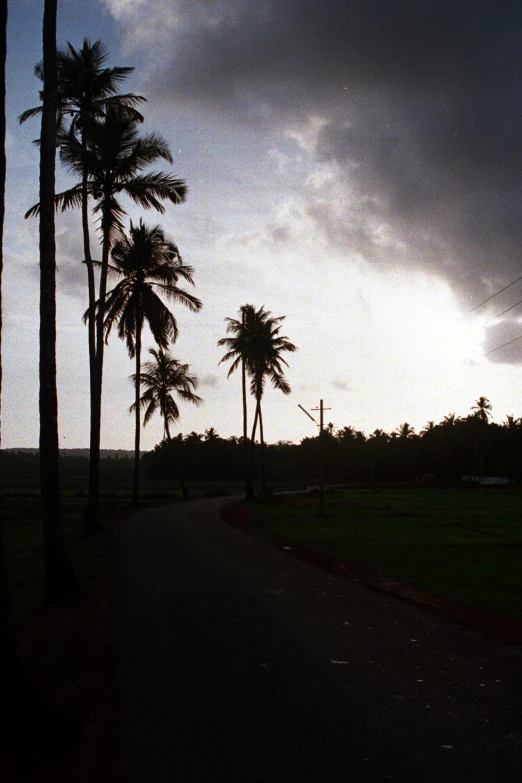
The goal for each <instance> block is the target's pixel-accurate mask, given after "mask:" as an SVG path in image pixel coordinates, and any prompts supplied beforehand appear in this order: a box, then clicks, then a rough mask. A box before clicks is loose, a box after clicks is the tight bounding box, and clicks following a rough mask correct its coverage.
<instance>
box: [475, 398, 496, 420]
mask: <svg viewBox="0 0 522 783" xmlns="http://www.w3.org/2000/svg"><path fill="white" fill-rule="evenodd" d="M471 410H472V411H473V415H474V416H476V417H477V419H481V420H482V421H483V422H486V423H487V422H488V421H489V419H490V417H491V416H492V413H491V410H492V408H491V403H490V401H489V400H488V399H487V397H479V398H478V400H477V401H476V402H475V405H474V406H473V407H472V408H471Z"/></svg>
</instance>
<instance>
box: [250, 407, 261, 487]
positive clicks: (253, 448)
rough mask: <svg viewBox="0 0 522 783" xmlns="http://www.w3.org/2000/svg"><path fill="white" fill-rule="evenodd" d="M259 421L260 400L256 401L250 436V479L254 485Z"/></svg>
mask: <svg viewBox="0 0 522 783" xmlns="http://www.w3.org/2000/svg"><path fill="white" fill-rule="evenodd" d="M258 421H259V401H257V402H256V412H255V415H254V424H253V427H252V436H251V438H250V481H251V482H252V487H253V486H254V464H255V456H256V453H255V452H256V432H257V422H258ZM258 469H259V463H258ZM258 472H259V470H258Z"/></svg>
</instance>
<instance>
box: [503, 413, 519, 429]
mask: <svg viewBox="0 0 522 783" xmlns="http://www.w3.org/2000/svg"><path fill="white" fill-rule="evenodd" d="M520 423H521V420H520V419H516V418H515V417H514V416H506V418H505V420H504V421H503V422H502V426H503V427H505V428H506V429H507V430H518V428H519V427H520Z"/></svg>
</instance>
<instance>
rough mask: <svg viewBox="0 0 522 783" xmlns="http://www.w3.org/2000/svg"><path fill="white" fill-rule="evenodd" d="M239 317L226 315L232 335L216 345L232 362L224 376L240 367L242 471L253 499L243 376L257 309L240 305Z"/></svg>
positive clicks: (248, 496) (247, 494)
mask: <svg viewBox="0 0 522 783" xmlns="http://www.w3.org/2000/svg"><path fill="white" fill-rule="evenodd" d="M239 315H240V318H239V319H236V318H225V322H226V324H227V334H229V335H233V336H232V337H222V338H221V340H218V345H219V346H225V347H226V348H227V349H228V350H227V353H226V354H225V355H224V356H223V358H222V359H221V360H220V362H219V364H222V363H223V362H228V361H232V364H231V365H230V367H229V370H228V374H227V378H230V376H231V375H232V374H233V373H234V372H235V371H236V370H237V368H238V367H241V395H242V403H243V462H244V471H245V498H246V499H247V500H252V499H253V497H254V485H253V481H252V473H251V469H250V459H251V456H250V454H251V452H250V448H249V440H248V411H247V391H246V378H247V372H249V371H250V365H251V363H252V361H253V358H254V356H253V345H254V340H255V330H256V329H257V327H258V319H257V318H256V309H255V307H254V305H250V304H247V305H243V306H242V307H241V308H240V310H239Z"/></svg>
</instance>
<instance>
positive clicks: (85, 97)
mask: <svg viewBox="0 0 522 783" xmlns="http://www.w3.org/2000/svg"><path fill="white" fill-rule="evenodd" d="M106 59H107V50H106V49H105V47H104V46H103V44H102V43H101V42H100V41H95V43H94V44H91V43H90V41H88V40H87V39H85V40H84V42H83V46H82V48H81V49H79V50H77V49H75V48H74V47H73V46H71V44H70V43H69V44H68V48H67V51H65V52H58V53H57V79H58V99H57V101H58V104H57V108H58V113H57V123H58V136H57V141H58V144H59V146H60V147H61V149H62V157H64V158H67V155H66V154H64V150H65V149H66V148H67V146H68V145H69V143H70V141H71V139H74V142H75V146H78V145H79V147H80V148H81V150H82V155H83V161H82V165H81V177H82V182H81V198H80V202H81V204H80V205H81V211H82V230H83V251H84V261H85V265H86V268H87V282H88V296H89V319H88V338H89V373H90V396H91V421H90V425H91V438H90V439H91V443H93V441H95V440H96V428H97V426H98V424H97V418H98V417H97V415H96V399H97V391H96V390H97V384H96V369H97V368H96V335H95V302H96V290H95V278H94V266H93V263H92V256H91V248H90V236H89V187H88V179H89V171H88V166H87V161H86V159H85V153H86V151H87V148H88V146H89V143H90V139H89V131H90V128H91V125H92V123H93V121H94V119H98V120H99V119H102V118H103V116H104V113H105V112H106V111H107V109H108V107H110V106H117V107H120V109H122V110H124V111H126V112H127V113H128V115H129V117H131V118H132V119H134V120H135V121H137V122H141V121H142V120H143V117H142V115H141V114H140V113H139V112H138V111H137V110H136V106H137V105H139V103H141V102H142V101H144V100H145V99H144V98H142V97H141V96H137V95H133V94H125V95H121V94H117V93H118V89H119V87H120V84H121V82H122V81H123V80H124V79H125V78H126V77H127V76H128V75H129V74H130V73H132V71H133V70H134V69H133V68H128V67H117V68H104V67H103V65H104V62H105V60H106ZM35 72H36V75H37V76H38V77H39V78H43V67H42V64H41V63H39V64H38V65H37V66H36V68H35ZM41 109H42V107H41V106H37V107H35V108H33V109H28V110H27V111H25V112H23V114H21V115H20V122H21V123H23V122H25V121H26V120H28V119H29V118H31V117H35V116H37V115H38V114H40V113H41ZM90 470H91V471H94V472H96V471H97V470H99V468H98V467H97V463H96V459H95V460H94V461H93V462H92V463H91V465H90ZM87 521H88V522H89V517H88V518H87Z"/></svg>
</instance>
